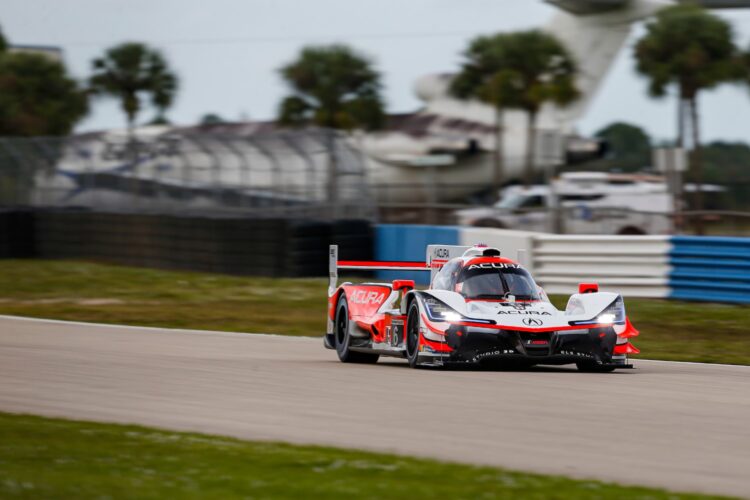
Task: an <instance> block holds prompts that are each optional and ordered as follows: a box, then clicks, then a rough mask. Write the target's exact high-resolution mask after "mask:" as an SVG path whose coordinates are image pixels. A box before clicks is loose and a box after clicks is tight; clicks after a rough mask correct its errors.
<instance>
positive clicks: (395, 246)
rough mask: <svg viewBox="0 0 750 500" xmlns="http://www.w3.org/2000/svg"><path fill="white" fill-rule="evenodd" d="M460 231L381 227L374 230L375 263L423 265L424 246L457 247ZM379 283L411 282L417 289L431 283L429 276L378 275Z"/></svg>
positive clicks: (399, 273)
mask: <svg viewBox="0 0 750 500" xmlns="http://www.w3.org/2000/svg"><path fill="white" fill-rule="evenodd" d="M458 232H459V228H457V227H450V226H412V225H405V224H380V225H378V226H377V227H376V229H375V259H376V260H382V261H414V262H424V261H425V251H426V249H427V245H433V244H443V245H458V242H459V234H458ZM377 277H378V279H380V280H384V281H390V280H393V279H398V278H401V279H413V280H414V281H415V282H416V283H418V284H420V285H426V284H428V283H429V281H430V274H429V273H428V272H418V271H412V272H399V271H379V272H378V273H377Z"/></svg>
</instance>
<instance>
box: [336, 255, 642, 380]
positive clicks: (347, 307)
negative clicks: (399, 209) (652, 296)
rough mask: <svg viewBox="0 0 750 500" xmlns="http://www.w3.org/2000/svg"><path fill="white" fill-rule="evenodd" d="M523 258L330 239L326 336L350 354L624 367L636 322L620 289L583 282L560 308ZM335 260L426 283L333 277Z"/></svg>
mask: <svg viewBox="0 0 750 500" xmlns="http://www.w3.org/2000/svg"><path fill="white" fill-rule="evenodd" d="M519 254H520V252H519ZM520 255H522V254H520ZM521 260H522V259H521V258H519V259H518V261H513V260H510V259H508V258H505V257H503V256H501V255H500V251H499V250H497V249H496V248H489V247H487V246H484V245H476V246H474V247H460V246H451V245H429V246H428V247H427V259H426V262H424V263H423V262H354V261H339V260H338V247H336V246H335V245H333V246H331V248H330V254H329V271H330V286H329V290H328V295H329V298H328V329H327V332H326V335H325V341H324V343H325V346H326V347H328V348H329V349H335V350H336V352H337V354H338V357H339V359H340V360H341V361H343V362H351V363H374V362H376V361H377V360H378V358H379V357H380V356H396V357H401V358H406V359H407V360H408V362H409V365H411V366H412V367H420V366H451V365H481V366H495V367H503V366H505V367H522V366H533V365H536V364H544V365H562V364H570V363H575V364H576V365H577V367H578V369H579V370H582V371H592V372H609V371H612V370H614V369H616V368H632V365H631V364H629V362H628V355H630V354H638V352H639V351H638V349H636V348H635V346H633V345H632V344H631V343H630V339H631V338H632V337H635V336H637V335H638V331H637V330H636V329H635V328H634V327H633V326H632V325H631V323H630V321H629V319H628V317H627V315H626V313H625V304H624V301H623V299H622V297H621V296H620V295H619V294H617V293H610V292H601V291H599V287H598V285H597V284H596V283H581V284H580V285H579V290H578V293H576V294H574V295H571V297H570V299H569V300H568V304H567V307H566V308H565V310H564V311H560V310H558V309H557V308H556V307H555V306H554V305H552V303H551V302H550V301H549V299H548V298H547V295H546V294H545V292H544V290H543V289H542V288H541V287H539V286H538V285H537V284H536V283H535V282H534V279H533V278H532V277H531V275H530V274H529V272H528V271H527V270H526V269H525V268H524V267H523V265H522V264H521V263H520V261H521ZM339 269H347V270H352V269H360V270H373V269H378V270H402V271H425V272H430V273H431V283H430V286H429V288H427V289H426V290H416V289H415V287H414V281H413V280H394V281H393V282H392V283H361V284H352V283H348V282H347V283H343V284H341V285H338V271H339Z"/></svg>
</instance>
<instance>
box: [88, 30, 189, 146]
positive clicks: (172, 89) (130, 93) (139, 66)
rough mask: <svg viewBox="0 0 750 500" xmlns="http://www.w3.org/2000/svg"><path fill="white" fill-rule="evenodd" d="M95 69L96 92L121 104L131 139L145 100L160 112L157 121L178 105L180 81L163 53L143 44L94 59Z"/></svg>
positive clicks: (93, 85) (92, 82)
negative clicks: (169, 109) (175, 99)
mask: <svg viewBox="0 0 750 500" xmlns="http://www.w3.org/2000/svg"><path fill="white" fill-rule="evenodd" d="M92 67H93V74H92V75H91V77H90V78H89V85H90V87H91V90H92V92H94V93H95V94H103V95H110V96H112V97H115V98H117V99H119V100H120V106H121V107H122V110H123V111H124V112H125V116H126V118H127V123H128V136H129V137H130V138H131V139H132V134H133V128H134V126H135V122H136V118H137V116H138V113H139V112H140V111H141V109H142V107H143V98H144V97H146V96H147V97H149V98H150V100H151V104H152V105H153V106H154V107H155V108H156V113H157V114H156V118H157V120H160V121H162V120H165V118H164V112H165V111H166V110H167V109H168V108H169V107H170V106H171V105H172V102H173V101H174V97H175V95H176V93H177V86H178V80H177V77H176V76H175V74H174V73H173V72H172V71H171V70H170V69H169V66H168V65H167V62H166V60H165V59H164V56H163V55H162V54H161V52H159V51H158V50H155V49H151V48H149V47H148V46H146V45H144V44H142V43H135V42H131V43H123V44H121V45H117V46H115V47H112V48H110V49H108V50H107V51H106V52H105V54H104V55H103V56H102V57H98V58H96V59H94V61H93V63H92Z"/></svg>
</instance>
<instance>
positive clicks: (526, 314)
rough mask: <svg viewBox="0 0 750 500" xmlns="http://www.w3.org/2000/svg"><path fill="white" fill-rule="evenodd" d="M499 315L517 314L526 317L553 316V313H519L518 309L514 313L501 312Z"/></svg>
mask: <svg viewBox="0 0 750 500" xmlns="http://www.w3.org/2000/svg"><path fill="white" fill-rule="evenodd" d="M497 313H498V314H516V315H524V316H552V313H549V312H547V311H519V310H518V309H515V310H513V311H503V310H500V311H498V312H497Z"/></svg>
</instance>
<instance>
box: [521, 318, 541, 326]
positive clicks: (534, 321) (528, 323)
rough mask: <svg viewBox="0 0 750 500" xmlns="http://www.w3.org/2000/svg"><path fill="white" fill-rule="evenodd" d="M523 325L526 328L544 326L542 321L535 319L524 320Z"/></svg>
mask: <svg viewBox="0 0 750 500" xmlns="http://www.w3.org/2000/svg"><path fill="white" fill-rule="evenodd" d="M523 324H524V325H526V326H542V320H541V319H534V318H524V319H523Z"/></svg>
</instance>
